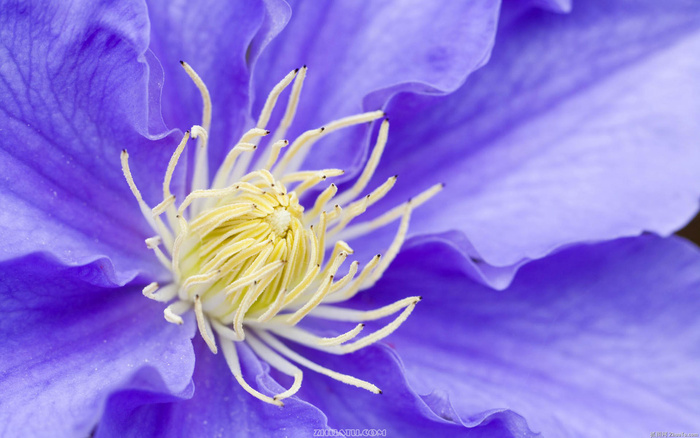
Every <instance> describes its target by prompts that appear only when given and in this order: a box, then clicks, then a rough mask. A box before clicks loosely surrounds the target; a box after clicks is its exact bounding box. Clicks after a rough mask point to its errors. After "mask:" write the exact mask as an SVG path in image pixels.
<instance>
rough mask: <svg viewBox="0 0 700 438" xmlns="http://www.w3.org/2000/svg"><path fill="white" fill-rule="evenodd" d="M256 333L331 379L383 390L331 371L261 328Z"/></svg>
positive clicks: (295, 359)
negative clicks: (291, 348)
mask: <svg viewBox="0 0 700 438" xmlns="http://www.w3.org/2000/svg"><path fill="white" fill-rule="evenodd" d="M255 334H256V335H257V336H258V337H260V338H261V339H262V340H263V341H265V342H266V343H267V345H269V346H270V347H272V348H274V349H275V350H276V351H278V352H280V353H282V354H283V355H284V356H286V357H288V358H289V359H291V360H293V361H294V362H296V363H298V364H299V365H302V366H305V367H306V368H308V369H310V370H313V371H316V372H317V373H319V374H323V375H326V376H328V377H330V378H331V379H335V380H338V381H339V382H343V383H346V384H348V385H352V386H357V387H358V388H362V389H366V390H367V391H370V392H373V393H375V394H381V393H382V390H381V389H379V388H377V387H376V386H375V385H373V384H371V383H369V382H366V381H364V380H361V379H358V378H356V377H352V376H348V375H346V374H341V373H339V372H336V371H331V370H329V369H328V368H324V367H322V366H321V365H318V364H316V363H314V362H311V361H310V360H308V359H306V358H305V357H303V356H301V355H299V354H298V353H296V352H294V351H292V350H290V349H289V348H287V346H286V345H284V344H283V343H281V342H280V341H278V340H277V339H275V338H274V337H272V336H270V335H269V334H267V333H265V332H264V331H261V330H255Z"/></svg>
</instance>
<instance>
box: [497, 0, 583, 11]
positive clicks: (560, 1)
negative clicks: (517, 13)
mask: <svg viewBox="0 0 700 438" xmlns="http://www.w3.org/2000/svg"><path fill="white" fill-rule="evenodd" d="M572 2H573V0H518V1H517V5H518V6H526V7H533V6H535V7H539V8H543V9H549V10H550V11H554V12H571V7H572ZM508 6H511V5H509V4H506V6H504V8H507V7H508Z"/></svg>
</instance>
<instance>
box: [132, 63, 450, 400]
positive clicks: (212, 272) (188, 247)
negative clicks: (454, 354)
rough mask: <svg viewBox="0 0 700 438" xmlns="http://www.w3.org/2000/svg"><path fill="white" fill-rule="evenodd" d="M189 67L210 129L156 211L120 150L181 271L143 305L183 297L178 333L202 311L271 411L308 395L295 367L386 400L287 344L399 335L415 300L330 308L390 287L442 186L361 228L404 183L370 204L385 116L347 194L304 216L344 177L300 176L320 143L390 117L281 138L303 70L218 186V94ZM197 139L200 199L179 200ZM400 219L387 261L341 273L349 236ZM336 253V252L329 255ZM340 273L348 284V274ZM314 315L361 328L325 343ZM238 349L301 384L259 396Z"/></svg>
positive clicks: (292, 76)
mask: <svg viewBox="0 0 700 438" xmlns="http://www.w3.org/2000/svg"><path fill="white" fill-rule="evenodd" d="M182 65H183V67H184V68H185V71H186V72H187V74H188V75H189V76H190V77H191V78H192V80H193V82H194V83H195V85H196V86H197V88H198V89H199V91H200V94H201V96H202V103H203V120H202V123H201V126H200V125H195V126H193V127H192V128H191V130H190V131H187V132H186V133H185V135H184V136H183V138H182V141H181V142H180V144H179V145H178V146H177V148H176V149H175V151H174V152H173V155H172V157H171V159H170V162H169V163H168V167H167V169H166V172H165V176H164V178H163V201H161V202H160V203H159V204H158V205H156V206H155V207H154V208H150V207H149V206H148V205H147V204H146V202H145V201H144V200H143V198H142V196H141V193H140V192H139V190H138V188H137V187H136V183H135V181H134V177H133V175H132V173H131V169H130V167H129V155H128V153H127V152H126V151H123V152H122V155H121V164H122V170H123V173H124V177H125V178H126V180H127V183H128V185H129V188H130V189H131V191H132V193H133V194H134V197H135V198H136V200H137V202H138V204H139V208H140V209H141V212H142V213H143V215H144V217H145V218H146V220H147V221H148V223H149V224H150V226H151V227H152V228H153V230H154V231H155V233H156V236H154V237H151V238H149V239H147V240H146V245H147V247H148V248H150V249H152V250H153V251H154V252H155V254H156V257H157V258H158V260H160V262H161V263H162V264H163V265H164V266H166V267H167V268H168V269H170V270H171V272H172V274H173V281H172V283H170V284H167V285H165V286H162V287H161V285H160V284H158V283H155V282H154V283H151V284H149V285H147V286H146V287H145V288H144V289H143V294H144V296H146V297H148V298H150V299H153V300H156V301H159V302H169V301H171V300H173V299H174V300H175V301H174V302H172V303H171V304H170V305H168V306H167V308H166V309H165V311H164V316H165V319H166V320H167V321H169V322H172V323H175V324H182V323H183V322H184V321H183V318H182V315H183V314H184V313H186V312H188V311H190V310H192V309H193V311H194V315H195V320H196V322H197V327H198V329H199V333H200V335H201V337H202V339H204V341H205V343H206V344H207V346H208V347H209V349H210V350H211V351H212V352H213V353H217V351H218V349H219V348H221V350H222V352H223V355H224V357H225V360H226V363H227V364H228V366H229V369H230V370H231V373H232V374H233V376H234V378H235V379H236V381H238V383H239V384H240V385H241V387H243V388H244V389H245V390H246V391H247V392H248V393H250V394H251V395H253V396H254V397H256V398H258V399H260V400H262V401H264V402H266V403H270V404H274V405H278V406H283V403H282V402H281V400H283V399H285V398H288V397H291V396H292V395H294V394H295V393H296V392H297V391H298V390H299V388H300V386H301V384H302V379H303V372H302V370H301V368H299V367H297V366H296V365H294V364H292V362H296V363H297V364H299V365H300V366H302V367H305V368H308V369H311V370H313V371H316V372H318V373H321V374H324V375H326V376H329V377H331V378H333V379H336V380H339V381H341V382H344V383H347V384H349V385H354V386H357V387H360V388H364V389H366V390H368V391H371V392H373V393H381V391H380V390H379V388H377V387H376V386H375V385H373V384H371V383H369V382H365V381H363V380H360V379H357V378H355V377H352V376H347V375H344V374H341V373H338V372H335V371H332V370H329V369H327V368H324V367H322V366H320V365H318V364H316V363H314V362H311V361H309V360H308V359H306V358H304V357H303V356H301V355H300V354H298V353H297V352H295V351H294V350H293V349H292V348H290V347H289V346H287V345H286V344H285V343H283V342H282V341H281V340H280V339H286V340H287V341H291V342H293V343H297V344H301V345H305V346H308V347H312V348H315V349H318V350H321V351H324V352H327V353H329V354H347V353H351V352H354V351H357V350H358V349H361V348H364V347H366V346H368V345H371V344H373V343H375V342H377V341H379V340H381V339H383V338H385V337H386V336H389V335H390V334H391V333H392V332H394V331H395V330H396V329H397V328H398V327H399V326H400V325H401V324H402V323H403V322H404V321H405V320H406V319H407V318H408V317H409V315H410V314H411V312H412V311H413V309H414V308H415V306H416V304H417V303H418V302H419V301H420V297H408V298H405V299H403V300H399V301H397V302H395V303H392V304H390V305H388V306H385V307H382V308H380V309H376V310H369V311H359V310H353V309H345V308H342V307H337V306H335V305H332V304H334V303H340V302H342V301H346V300H348V299H350V298H352V297H353V296H354V295H355V294H357V293H358V292H360V291H362V290H365V289H367V288H369V287H371V286H372V285H374V284H375V283H376V282H377V281H378V280H379V279H380V278H381V276H382V274H383V273H384V272H385V271H386V269H387V268H388V267H389V265H390V263H391V262H392V261H393V259H394V258H395V257H396V255H397V254H398V252H399V249H400V248H401V246H402V245H403V243H404V241H405V239H406V235H407V232H408V225H409V221H410V217H411V212H412V211H413V209H415V208H416V207H418V206H419V205H420V204H422V203H424V202H425V201H427V200H428V199H429V198H431V197H432V196H434V195H435V194H437V193H438V192H439V191H440V189H441V188H442V185H436V186H433V187H431V188H430V189H428V190H426V191H425V192H423V193H421V194H419V195H418V196H416V197H415V198H413V199H412V200H409V201H407V202H405V203H403V204H401V205H398V206H396V207H394V208H392V209H391V210H389V211H388V212H386V213H384V214H383V215H380V216H379V217H377V218H376V219H373V220H371V221H365V222H358V221H360V218H361V217H362V215H363V213H364V212H365V211H366V210H367V209H368V208H369V207H371V206H372V205H374V204H376V203H377V202H378V201H379V200H381V199H382V198H384V197H385V196H386V194H387V193H388V192H389V191H390V190H391V189H392V188H393V187H394V185H395V183H396V177H395V176H394V177H391V178H389V179H387V180H386V181H385V182H384V183H383V184H381V185H379V186H378V187H375V188H374V189H373V190H372V191H370V192H369V194H366V195H364V196H362V193H363V192H365V190H366V188H367V185H368V184H369V182H370V181H371V179H372V176H373V174H374V172H375V170H376V168H377V166H378V164H379V160H380V158H381V155H382V152H383V150H384V148H385V146H386V143H387V139H388V135H389V121H388V119H385V120H383V121H382V122H381V125H380V127H379V133H378V136H377V140H376V144H375V146H374V148H373V150H372V152H371V154H370V156H369V159H368V161H367V164H366V166H365V168H364V170H363V171H362V172H361V173H360V175H359V177H358V178H357V180H356V182H355V183H354V184H353V186H352V187H351V188H350V189H349V190H347V191H345V192H343V193H338V187H337V186H336V185H335V184H333V183H331V184H329V185H328V186H327V187H325V188H323V189H322V190H319V191H318V192H320V193H318V192H317V193H318V195H317V196H316V199H315V201H314V202H312V203H310V204H312V205H313V207H311V208H310V209H309V210H308V211H305V209H304V207H303V206H302V204H300V198H301V197H302V196H304V197H309V196H311V195H310V193H313V192H314V190H315V188H316V187H317V186H319V185H323V184H327V181H328V180H329V179H331V178H334V177H338V176H340V175H343V174H344V171H343V170H342V169H321V170H299V168H300V166H301V165H302V164H303V163H304V161H305V158H306V157H307V156H308V154H309V153H311V150H312V146H313V144H314V143H315V142H316V141H318V140H319V139H320V138H322V137H324V136H326V135H329V134H331V133H333V132H335V131H338V130H340V129H342V128H346V127H350V126H354V125H358V124H362V123H367V122H373V121H375V120H378V119H380V118H383V117H384V113H383V112H382V111H372V112H368V113H364V114H359V115H355V116H350V117H345V118H343V119H340V120H337V121H334V122H331V123H329V124H327V125H325V126H324V127H321V128H317V129H312V130H309V131H306V132H304V133H303V134H301V135H300V136H299V137H298V138H297V139H295V140H294V141H292V142H291V145H290V143H289V142H288V141H287V140H283V139H282V137H283V136H284V135H285V134H286V132H287V130H288V128H289V127H290V126H291V124H292V122H293V119H294V115H295V114H296V110H297V106H298V103H299V98H300V93H301V88H302V83H303V81H304V78H305V77H306V73H307V69H306V67H303V68H301V69H298V70H295V71H292V72H290V73H289V74H288V75H287V76H286V77H285V78H284V79H283V80H282V81H281V82H280V83H279V84H277V85H276V86H275V87H274V88H273V90H272V92H271V93H270V95H269V97H268V99H267V100H266V102H265V105H264V106H263V109H262V111H261V114H260V117H259V119H258V122H257V124H256V126H255V127H254V128H252V129H250V130H249V131H248V132H246V133H245V134H243V136H242V137H241V139H240V141H239V142H238V143H236V145H235V146H234V147H233V148H232V149H231V150H230V151H229V153H228V154H227V155H226V158H225V159H224V161H223V163H222V164H221V166H220V167H219V169H218V170H217V171H216V173H215V174H214V178H213V181H212V182H211V184H209V177H208V175H209V169H208V161H207V160H208V156H207V144H208V141H209V128H210V126H211V117H212V104H211V97H210V95H209V91H208V90H207V88H206V86H205V85H204V82H203V81H202V80H201V78H200V77H199V76H198V75H197V73H195V72H194V70H193V69H192V68H191V67H190V66H189V65H188V64H187V63H184V62H183V63H182ZM291 84H293V85H292V90H291V93H290V97H289V102H288V104H287V108H286V111H285V113H284V115H283V116H282V119H281V121H280V124H279V126H278V127H277V129H276V130H275V132H274V134H273V135H272V136H271V137H270V138H269V139H268V140H269V141H267V142H266V143H262V147H261V149H263V150H264V151H265V152H264V153H263V154H262V155H261V156H259V157H258V158H257V160H256V161H255V166H252V168H251V165H250V163H251V162H253V161H252V160H253V156H254V155H255V154H256V151H257V150H258V149H259V145H261V141H262V140H263V139H266V136H268V135H269V134H270V130H269V129H268V127H267V124H268V122H269V120H270V117H271V115H272V112H273V110H274V107H275V105H276V103H277V102H278V100H279V98H280V96H281V95H282V94H283V93H284V92H285V89H286V88H287V87H289V85H291ZM190 137H192V138H196V139H197V146H196V147H197V150H196V153H195V163H194V175H193V180H192V184H191V187H192V190H191V191H190V193H189V194H187V196H185V197H184V198H183V199H180V200H177V199H176V198H175V196H174V195H173V194H172V193H171V190H170V185H171V181H172V179H173V175H175V170H176V167H177V164H178V162H179V159H180V156H181V155H182V153H183V151H184V148H185V147H186V145H187V143H188V140H189V138H190ZM287 146H288V147H287ZM285 148H286V149H285ZM283 151H284V152H285V153H284V154H283ZM280 156H281V157H280ZM178 201H179V202H178ZM162 216H164V219H165V220H164V219H163V218H162ZM397 220H399V224H398V229H397V231H396V233H395V235H394V239H393V241H392V242H391V244H390V246H389V248H387V250H386V252H385V253H384V255H383V256H382V255H379V254H378V255H376V256H375V257H373V258H372V259H370V260H369V262H368V263H367V264H366V265H365V266H364V267H363V268H362V270H360V268H359V262H358V261H353V262H352V263H351V264H350V266H349V268H348V269H347V271H346V270H341V269H342V267H343V265H344V264H345V262H346V261H347V259H348V258H350V257H351V256H352V255H353V249H352V247H351V245H350V244H348V243H346V242H350V243H352V241H351V239H353V238H356V237H358V236H361V235H364V234H367V233H369V232H372V231H374V230H376V229H378V228H380V227H383V226H385V225H387V224H389V223H392V222H395V221H397ZM356 222H357V223H356ZM161 247H164V249H165V251H164V250H162V249H161ZM331 247H332V248H333V250H332V251H331V253H330V256H329V257H326V254H327V252H326V251H327V250H329V249H330V248H331ZM339 272H344V275H342V277H341V276H340V275H339V274H338V273H339ZM358 272H359V274H358ZM337 277H338V278H337ZM396 313H398V316H395V317H394V318H393V320H391V321H390V322H388V323H386V324H384V325H383V326H380V328H379V329H377V330H375V331H373V332H372V333H370V334H367V335H365V336H363V337H359V338H358V336H359V335H360V333H361V332H363V330H364V328H365V324H364V322H365V321H372V320H378V319H381V318H385V317H390V316H391V315H394V314H396ZM306 318H323V319H326V320H328V321H351V322H357V323H358V324H357V325H356V326H355V328H353V329H352V330H349V331H347V332H345V333H340V334H338V335H336V336H331V337H322V336H318V335H316V334H314V333H312V332H310V331H308V330H306V329H304V328H303V322H304V320H305V319H306ZM217 338H218V340H217ZM236 342H247V343H248V345H249V346H250V347H251V348H252V350H253V351H254V352H255V353H256V354H257V355H258V356H259V357H260V358H261V359H263V360H265V361H266V362H268V363H269V364H270V366H271V367H273V368H275V369H277V370H279V371H280V372H282V373H285V374H288V375H289V376H292V378H293V379H294V381H293V384H292V386H291V387H290V388H289V389H288V390H286V391H284V392H282V393H280V394H276V395H274V396H269V395H265V394H262V393H261V392H259V391H257V390H256V389H254V388H253V387H252V386H251V385H250V384H248V383H247V382H246V381H245V380H244V378H243V373H242V370H241V367H240V362H239V358H238V354H237V350H236V345H235V343H236ZM290 361H292V362H290Z"/></svg>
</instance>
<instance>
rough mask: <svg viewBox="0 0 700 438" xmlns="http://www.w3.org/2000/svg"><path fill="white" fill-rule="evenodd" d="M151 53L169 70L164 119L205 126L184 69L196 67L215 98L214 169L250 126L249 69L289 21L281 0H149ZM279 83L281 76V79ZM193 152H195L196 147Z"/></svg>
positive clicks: (180, 124) (176, 124) (182, 126)
mask: <svg viewBox="0 0 700 438" xmlns="http://www.w3.org/2000/svg"><path fill="white" fill-rule="evenodd" d="M148 5H149V11H150V19H151V46H150V47H151V49H152V50H153V52H154V53H155V54H156V56H158V58H159V59H160V61H161V63H162V65H163V69H164V70H165V84H164V87H163V101H164V102H166V103H167V105H164V107H163V116H164V118H165V121H166V123H167V124H168V126H171V127H173V128H179V129H181V130H183V131H184V130H185V129H189V128H190V127H191V126H192V125H201V124H202V99H201V97H200V93H199V90H198V89H197V87H196V86H195V84H194V83H193V82H192V80H191V79H190V78H189V76H188V75H187V74H186V73H185V71H184V70H183V69H182V67H181V66H180V60H184V61H186V62H187V63H188V64H190V65H191V66H192V68H193V69H194V70H195V71H196V72H197V74H198V75H199V76H200V77H201V78H202V80H203V81H204V83H205V84H206V86H207V88H208V90H209V92H210V94H211V99H212V107H213V108H212V115H213V118H212V125H211V132H210V135H209V139H210V142H209V153H210V154H209V163H210V168H211V169H216V168H217V167H218V165H219V164H220V163H221V161H222V160H223V155H224V154H225V152H227V151H228V148H229V147H232V146H233V145H234V144H235V143H236V142H237V141H238V139H239V138H240V136H241V134H242V130H243V128H244V127H245V126H244V125H245V124H246V123H248V122H249V119H248V114H249V106H250V103H249V88H250V86H249V81H250V68H251V66H252V65H254V64H255V61H256V59H257V56H258V54H259V53H260V51H261V50H263V48H264V47H265V46H266V45H267V43H268V42H269V41H270V40H271V39H272V37H273V36H274V35H276V34H277V33H278V32H279V31H280V30H281V29H282V28H283V27H284V25H285V24H286V22H287V20H288V19H289V8H288V6H287V5H286V4H285V3H284V2H283V1H281V0H268V1H258V0H256V1H245V2H239V3H237V4H236V7H231V5H230V4H229V3H228V2H223V1H219V0H207V1H200V2H197V4H196V5H193V4H192V3H191V2H189V1H186V0H179V1H171V0H149V1H148ZM280 79H281V77H280ZM192 149H193V148H192Z"/></svg>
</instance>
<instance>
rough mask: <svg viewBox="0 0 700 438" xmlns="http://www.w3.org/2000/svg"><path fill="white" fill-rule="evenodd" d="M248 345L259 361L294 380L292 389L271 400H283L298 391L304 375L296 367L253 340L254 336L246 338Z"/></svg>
mask: <svg viewBox="0 0 700 438" xmlns="http://www.w3.org/2000/svg"><path fill="white" fill-rule="evenodd" d="M248 345H250V347H251V348H252V349H253V351H255V353H257V355H258V356H259V357H260V358H261V359H263V360H264V361H266V362H267V363H268V364H269V365H270V366H271V367H273V368H275V369H276V370H278V371H280V372H283V373H284V374H286V375H288V376H292V377H293V378H294V383H293V384H292V387H291V388H289V389H288V390H286V391H284V392H283V393H280V394H277V395H276V396H274V397H273V398H274V399H275V400H283V399H285V398H288V397H291V396H293V395H294V394H296V393H297V392H298V391H299V389H300V388H301V380H302V378H303V376H304V373H302V371H301V370H300V369H299V368H298V367H296V366H294V365H292V364H291V363H290V362H289V361H287V360H285V359H284V358H283V357H282V356H280V355H279V354H277V353H275V352H274V351H273V350H271V349H270V348H268V347H267V346H266V345H265V344H263V343H262V342H260V341H258V340H257V339H256V338H255V336H252V335H251V336H250V337H249V338H248Z"/></svg>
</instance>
